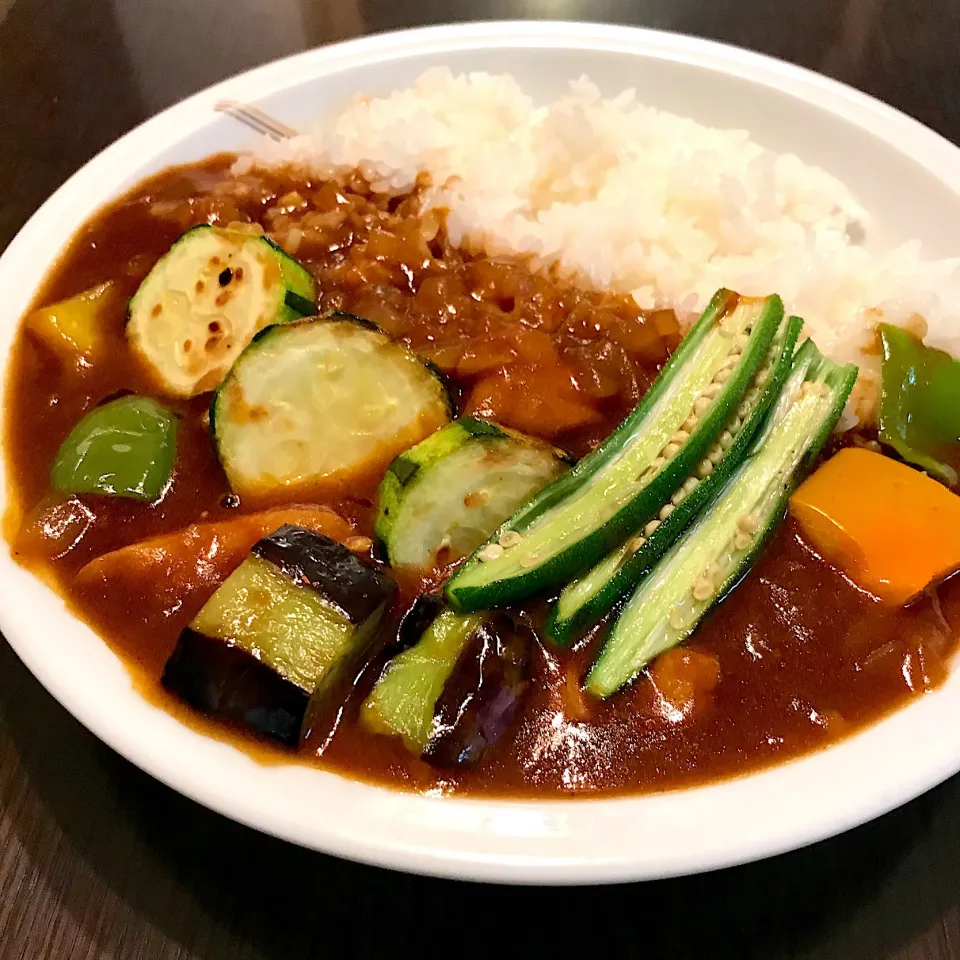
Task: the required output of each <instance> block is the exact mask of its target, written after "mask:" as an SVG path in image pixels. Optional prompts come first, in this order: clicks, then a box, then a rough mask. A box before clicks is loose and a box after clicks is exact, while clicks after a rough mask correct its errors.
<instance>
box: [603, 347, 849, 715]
mask: <svg viewBox="0 0 960 960" xmlns="http://www.w3.org/2000/svg"><path fill="white" fill-rule="evenodd" d="M856 378H857V367H855V366H854V365H852V364H848V365H846V366H838V365H837V364H835V363H832V362H831V361H829V360H827V359H825V358H824V357H823V356H822V355H821V354H820V352H819V351H818V350H817V348H816V346H815V345H814V343H813V341H811V340H807V341H806V342H805V343H804V344H803V345H802V346H801V347H800V349H799V350H798V351H797V353H796V355H795V357H794V358H793V363H792V366H791V369H790V373H789V376H788V377H787V378H786V380H785V382H784V385H783V387H782V389H781V390H780V393H779V395H778V396H777V397H776V398H775V400H774V401H773V403H772V405H771V408H770V411H769V413H768V414H767V417H766V420H765V422H764V423H763V424H762V425H761V427H760V429H759V431H758V433H757V435H756V437H755V439H754V441H753V444H752V446H751V449H750V453H749V455H748V456H747V458H746V459H745V460H744V461H743V462H742V463H741V464H739V466H738V467H737V468H736V470H735V471H734V472H733V473H732V475H731V476H730V478H729V479H728V480H727V482H726V483H725V485H724V486H723V488H722V489H721V490H720V491H718V493H717V494H716V495H715V497H714V499H713V500H712V501H711V503H709V504H708V505H706V506H705V507H704V508H703V509H702V510H701V511H700V513H699V515H698V517H697V519H696V521H695V522H694V523H693V525H692V526H691V527H690V528H689V529H688V530H687V531H686V532H685V533H684V534H683V536H682V537H681V538H680V539H679V540H678V541H677V542H676V543H675V544H674V545H673V546H672V547H671V549H670V550H669V551H668V552H667V553H666V554H665V555H664V556H663V557H662V558H661V560H660V561H659V562H658V563H657V564H656V565H655V566H654V567H653V569H651V570H650V571H649V573H647V575H646V576H645V577H644V578H643V579H642V581H641V582H640V585H639V586H638V587H637V589H636V590H635V592H634V593H633V596H632V597H631V598H630V599H629V600H628V601H627V603H626V605H625V606H624V608H623V610H622V611H621V612H620V614H619V616H618V617H617V619H616V620H615V622H614V623H613V626H612V627H611V629H610V632H609V635H608V637H607V639H606V642H605V644H604V646H603V649H602V650H601V652H600V654H599V656H598V657H597V659H596V662H595V663H594V665H593V667H592V669H591V670H590V673H589V675H588V676H587V681H586V689H587V691H588V692H590V693H592V694H594V695H595V696H599V697H607V696H610V695H611V694H612V693H614V692H616V691H617V690H619V689H620V688H621V687H622V686H623V685H624V684H626V683H628V682H629V681H630V680H631V679H633V677H635V676H636V675H637V673H638V672H639V671H640V670H642V669H643V668H644V667H645V666H646V664H648V663H649V662H650V661H651V660H652V659H653V658H654V657H656V656H658V655H659V654H661V653H663V652H664V651H665V650H668V649H670V648H671V647H674V646H676V645H677V644H679V643H682V642H683V641H684V640H685V639H686V638H687V637H688V636H690V634H691V633H692V632H693V630H694V629H695V628H696V626H697V624H698V623H700V621H701V620H702V619H703V617H704V616H706V614H707V613H708V612H709V611H710V610H711V609H712V608H713V607H714V606H715V605H716V604H717V603H719V602H720V601H721V600H722V599H723V597H725V596H726V595H727V594H728V593H729V592H730V591H731V590H732V589H733V588H734V587H735V586H736V585H737V583H739V581H740V580H741V579H742V578H743V577H744V576H745V575H746V574H747V572H748V571H749V569H750V567H751V565H752V564H753V562H754V560H755V559H756V557H757V555H758V553H759V552H760V550H761V548H762V546H763V544H764V542H765V541H766V539H767V537H768V536H769V535H770V534H771V532H772V531H773V529H774V528H775V527H776V525H777V523H778V522H779V521H780V519H781V518H782V517H783V514H784V511H785V508H786V503H787V499H788V498H789V496H790V493H791V492H792V490H793V489H794V487H795V486H796V485H797V484H798V483H799V482H800V480H801V479H802V478H803V476H804V474H805V473H806V472H807V471H808V470H809V468H810V465H811V463H812V461H813V460H814V459H815V458H816V456H817V454H818V453H819V451H820V449H821V447H822V446H823V444H824V442H825V441H826V439H827V437H828V436H829V434H830V432H831V431H832V430H833V428H834V426H835V425H836V423H837V420H838V419H839V417H840V414H841V412H842V411H843V408H844V405H845V403H846V401H847V397H848V396H849V394H850V391H851V390H852V388H853V384H854V382H855V381H856Z"/></svg>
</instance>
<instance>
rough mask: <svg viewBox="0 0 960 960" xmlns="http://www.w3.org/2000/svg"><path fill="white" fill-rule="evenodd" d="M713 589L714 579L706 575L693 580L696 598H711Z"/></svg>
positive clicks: (701, 599)
mask: <svg viewBox="0 0 960 960" xmlns="http://www.w3.org/2000/svg"><path fill="white" fill-rule="evenodd" d="M713 591H714V586H713V581H711V580H710V579H709V578H707V577H706V576H701V577H697V579H696V580H695V581H694V582H693V599H694V600H700V601H703V600H709V599H710V598H711V597H712V596H713Z"/></svg>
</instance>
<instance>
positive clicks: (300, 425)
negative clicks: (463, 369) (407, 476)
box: [210, 314, 451, 496]
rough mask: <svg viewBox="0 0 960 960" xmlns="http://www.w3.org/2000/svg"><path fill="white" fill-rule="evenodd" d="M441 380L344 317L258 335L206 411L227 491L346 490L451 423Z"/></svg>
mask: <svg viewBox="0 0 960 960" xmlns="http://www.w3.org/2000/svg"><path fill="white" fill-rule="evenodd" d="M450 413H451V404H450V398H449V397H448V395H447V391H446V387H445V385H444V383H443V380H442V377H441V376H440V374H439V373H438V372H437V371H436V370H435V369H434V368H433V367H432V366H430V365H429V364H427V363H425V362H424V361H423V360H421V359H420V358H419V357H417V356H416V355H415V354H413V353H411V352H410V351H409V350H408V349H407V348H406V347H404V346H403V345H402V344H400V343H396V342H395V341H393V340H391V339H390V338H389V337H387V336H386V335H385V334H383V333H381V332H380V331H379V330H377V329H376V327H374V326H373V325H372V324H367V323H366V322H365V321H361V320H358V318H356V317H351V316H349V315H346V314H334V315H332V316H330V317H325V318H317V319H314V320H301V321H299V322H298V323H287V324H281V325H277V326H273V327H269V328H268V329H267V330H264V331H262V332H261V333H259V334H258V335H257V336H256V337H255V338H254V340H253V342H252V343H251V344H250V346H249V347H247V349H246V350H244V352H243V354H242V355H241V357H240V358H239V359H238V360H237V362H236V363H235V364H234V366H233V368H232V369H231V371H230V373H229V375H228V376H227V378H226V380H224V382H223V384H222V385H221V387H220V389H219V390H218V391H217V393H216V395H215V397H214V399H213V403H212V404H211V408H210V422H211V429H212V430H213V436H214V440H215V443H216V447H217V453H218V455H219V457H220V462H221V463H222V464H223V468H224V470H225V471H226V474H227V479H228V480H229V481H230V486H231V487H232V488H233V490H235V491H236V492H237V493H239V494H241V495H252V496H262V495H274V496H275V495H277V494H278V493H280V492H282V491H284V490H285V489H288V490H290V491H294V492H295V491H297V490H302V489H303V488H307V489H316V488H318V487H322V488H323V489H325V490H337V491H349V490H350V489H351V488H353V487H355V486H356V484H357V483H358V482H359V481H361V480H369V479H370V478H373V477H377V478H379V477H380V476H381V474H382V473H383V471H384V470H385V469H386V467H387V465H388V464H389V463H390V461H391V460H393V458H394V457H395V456H396V455H397V454H398V453H400V452H401V451H402V450H406V449H407V448H409V447H412V446H413V445H414V444H417V443H419V442H420V441H421V440H423V439H424V438H425V437H427V436H429V435H430V434H431V433H433V432H434V431H436V430H438V429H440V427H442V426H444V425H445V424H446V423H447V422H449V420H450Z"/></svg>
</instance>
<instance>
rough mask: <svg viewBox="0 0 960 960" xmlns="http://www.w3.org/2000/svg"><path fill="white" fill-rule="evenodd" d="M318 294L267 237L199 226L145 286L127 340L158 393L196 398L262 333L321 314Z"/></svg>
mask: <svg viewBox="0 0 960 960" xmlns="http://www.w3.org/2000/svg"><path fill="white" fill-rule="evenodd" d="M316 292H317V291H316V281H315V280H314V279H313V277H312V276H311V275H310V273H309V272H308V271H307V269H306V268H305V267H303V266H302V265H301V264H299V263H297V261H296V260H294V259H293V258H292V257H290V256H289V255H288V254H286V253H285V252H284V251H283V250H281V249H280V247H278V246H277V245H276V244H275V243H274V242H273V241H272V240H269V239H267V237H265V236H263V235H255V234H250V233H243V232H240V231H238V230H229V229H225V228H222V227H212V226H207V225H204V226H199V227H194V228H193V229H192V230H188V231H187V232H186V233H185V234H183V236H181V237H180V239H179V240H177V242H176V243H175V244H174V245H173V246H172V247H171V248H170V250H169V251H168V252H167V253H166V254H165V255H164V256H163V257H161V258H160V260H159V261H157V264H156V266H154V268H153V269H152V270H151V271H150V273H149V274H148V275H147V278H146V279H145V280H144V281H143V283H142V284H140V288H139V289H138V290H137V292H136V294H135V295H134V297H133V299H132V300H131V301H130V320H129V322H128V324H127V338H128V340H129V342H130V346H131V348H132V349H133V351H134V353H135V354H136V355H137V356H138V357H140V359H141V360H142V362H143V363H144V365H145V366H146V367H147V369H148V371H149V372H150V373H151V375H152V377H153V379H154V380H156V382H157V386H158V387H159V388H160V389H162V390H163V391H164V392H165V393H167V394H169V395H171V396H175V397H193V396H196V395H197V394H199V393H205V392H206V391H208V390H213V389H214V388H215V387H217V386H219V384H220V383H221V382H222V380H223V378H224V377H225V376H226V373H227V371H228V370H229V369H230V366H231V364H232V363H233V362H234V360H236V358H237V357H238V356H239V355H240V352H241V351H242V350H243V349H244V347H246V345H247V344H248V343H249V342H250V341H251V339H253V335H254V334H255V333H256V332H257V331H258V330H262V329H263V328H264V327H268V326H270V325H271V324H274V323H286V322H288V321H290V320H298V319H300V317H303V316H309V315H311V314H313V313H316V306H315V305H314V300H315V299H316Z"/></svg>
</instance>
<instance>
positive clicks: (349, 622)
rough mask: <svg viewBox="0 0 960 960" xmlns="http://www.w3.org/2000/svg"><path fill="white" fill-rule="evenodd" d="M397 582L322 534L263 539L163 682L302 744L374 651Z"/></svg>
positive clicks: (293, 532) (210, 606)
mask: <svg viewBox="0 0 960 960" xmlns="http://www.w3.org/2000/svg"><path fill="white" fill-rule="evenodd" d="M395 590H396V585H395V584H394V582H393V581H392V580H391V579H390V578H389V577H387V576H385V575H384V574H382V573H380V572H378V571H377V570H374V569H373V568H372V567H369V566H367V565H366V564H364V563H362V562H361V561H360V560H359V559H358V558H357V557H356V556H355V555H354V554H353V553H351V552H350V551H349V550H348V549H347V548H346V547H344V546H343V545H342V544H340V543H338V542H337V541H336V540H331V539H330V538H329V537H325V536H323V535H322V534H318V533H313V532H312V531H309V530H304V529H301V528H299V527H294V526H283V527H281V528H280V529H279V530H277V531H276V532H275V533H273V534H271V535H270V536H269V537H265V538H264V539H263V540H260V541H258V542H257V543H256V544H255V545H254V547H253V550H252V551H251V553H250V555H249V556H248V557H247V558H246V559H245V560H244V561H243V563H242V564H241V565H240V566H239V567H238V568H237V569H236V570H235V571H234V572H233V573H232V574H231V575H230V576H229V577H228V578H227V579H226V580H225V581H224V582H223V583H222V584H221V586H220V587H219V589H218V590H217V591H216V593H214V595H213V596H212V597H211V598H210V599H209V600H208V601H207V603H206V604H205V605H204V607H203V609H202V610H201V611H200V612H199V613H198V614H197V616H196V617H195V618H194V620H193V621H192V622H191V623H190V625H189V627H188V628H187V629H186V630H185V631H184V632H183V634H182V635H181V636H180V639H179V642H178V644H177V648H176V650H175V651H174V653H173V655H172V656H171V658H170V660H169V661H168V662H167V665H166V668H165V670H164V674H163V678H162V680H163V684H164V686H165V687H166V688H167V689H168V690H170V691H171V692H173V693H175V694H177V695H178V696H180V697H181V698H183V699H184V700H186V701H187V702H188V703H190V704H191V705H192V706H194V707H196V708H197V709H199V710H202V711H204V712H206V713H209V714H212V715H216V716H220V717H222V718H224V719H228V720H231V721H233V722H236V723H240V724H243V725H244V726H247V727H249V728H250V729H252V730H255V731H257V732H259V733H262V734H265V735H267V736H270V737H274V738H276V739H278V740H281V741H283V742H284V743H288V744H296V743H297V742H298V741H299V739H300V735H301V728H302V726H303V721H304V718H305V716H306V715H307V712H308V707H310V709H311V711H312V710H314V709H322V708H323V707H324V706H325V703H326V701H327V700H328V699H329V698H330V697H339V696H342V695H343V693H344V685H343V683H342V682H340V681H342V680H343V678H345V677H352V676H355V673H356V671H357V670H358V669H359V667H360V665H361V664H362V663H363V662H364V660H365V658H366V657H367V656H369V655H370V653H371V650H373V649H374V647H375V643H376V640H377V637H378V636H379V627H380V624H381V622H382V619H383V616H384V614H385V613H386V611H387V610H388V609H389V608H390V606H391V604H392V601H393V597H394V593H395Z"/></svg>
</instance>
